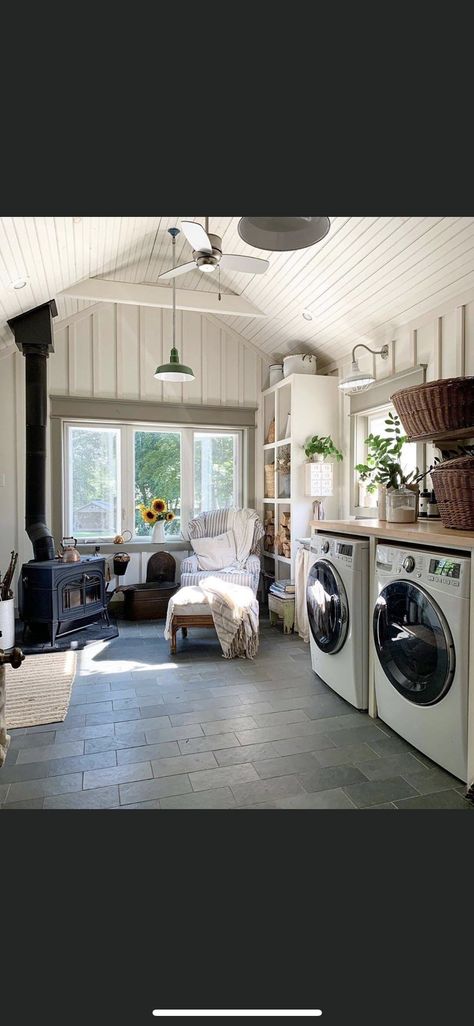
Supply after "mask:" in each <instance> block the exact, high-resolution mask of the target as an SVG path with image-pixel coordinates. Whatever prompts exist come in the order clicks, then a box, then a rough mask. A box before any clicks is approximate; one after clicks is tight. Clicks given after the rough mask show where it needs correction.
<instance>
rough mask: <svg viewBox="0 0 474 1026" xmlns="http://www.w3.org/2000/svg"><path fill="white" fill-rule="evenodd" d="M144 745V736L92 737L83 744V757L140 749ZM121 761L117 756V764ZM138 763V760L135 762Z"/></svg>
mask: <svg viewBox="0 0 474 1026" xmlns="http://www.w3.org/2000/svg"><path fill="white" fill-rule="evenodd" d="M144 744H145V735H144V734H134V735H133V737H130V736H127V737H112V736H111V737H94V738H91V740H90V741H86V742H85V746H84V753H85V755H95V754H96V752H115V751H117V752H118V751H120V750H121V749H125V750H126V751H128V749H130V748H140V747H141V746H142V745H144ZM120 761H121V760H120V759H119V758H118V756H117V762H120ZM137 761H138V762H139V761H140V760H137Z"/></svg>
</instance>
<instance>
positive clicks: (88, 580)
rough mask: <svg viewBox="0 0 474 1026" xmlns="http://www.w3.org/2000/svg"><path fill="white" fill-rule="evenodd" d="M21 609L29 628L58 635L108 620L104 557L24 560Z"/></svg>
mask: <svg viewBox="0 0 474 1026" xmlns="http://www.w3.org/2000/svg"><path fill="white" fill-rule="evenodd" d="M20 611H21V618H22V620H23V623H24V632H25V633H24V641H27V640H28V637H27V632H28V631H32V632H33V634H35V635H36V636H38V635H40V634H43V633H45V632H47V633H48V634H49V640H50V642H51V645H54V643H55V641H56V638H60V637H62V636H63V635H64V634H69V633H70V632H71V631H77V630H80V629H81V628H82V627H87V626H88V625H89V624H91V623H95V622H96V621H97V620H99V619H101V618H102V619H104V620H105V622H106V623H107V624H108V623H109V617H108V613H107V600H106V593H105V560H104V559H103V558H102V557H100V556H83V557H81V560H80V561H79V562H77V563H62V562H61V560H60V559H55V560H44V561H40V562H38V563H36V562H35V561H34V560H32V561H31V563H24V564H23V566H22V570H21V587H20Z"/></svg>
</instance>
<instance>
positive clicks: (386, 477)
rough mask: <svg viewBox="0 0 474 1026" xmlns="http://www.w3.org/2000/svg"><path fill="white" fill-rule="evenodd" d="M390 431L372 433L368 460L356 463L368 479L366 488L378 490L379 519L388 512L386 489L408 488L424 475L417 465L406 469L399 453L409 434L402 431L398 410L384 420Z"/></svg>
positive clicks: (357, 468) (365, 478)
mask: <svg viewBox="0 0 474 1026" xmlns="http://www.w3.org/2000/svg"><path fill="white" fill-rule="evenodd" d="M385 424H386V428H387V435H386V436H383V437H382V436H381V435H374V434H370V435H369V437H368V438H366V439H365V444H366V445H367V447H368V451H367V463H357V464H356V468H355V469H356V470H357V472H358V474H359V478H360V480H361V481H364V482H365V481H368V485H367V491H368V492H370V493H371V494H373V493H374V492H378V514H379V519H380V520H385V516H386V492H387V489H400V488H406V487H408V486H410V485H414V484H417V483H418V481H419V480H420V479H421V476H423V475H421V476H420V475H419V474H418V468H417V469H416V470H413V471H410V472H409V473H408V474H406V473H404V471H403V469H402V466H401V463H400V457H401V453H402V449H403V446H404V445H405V442H407V441H408V436H407V435H404V434H402V427H401V423H400V418H399V417H398V416H397V414H396V413H395V414H393V413H388V415H387V418H386V420H385Z"/></svg>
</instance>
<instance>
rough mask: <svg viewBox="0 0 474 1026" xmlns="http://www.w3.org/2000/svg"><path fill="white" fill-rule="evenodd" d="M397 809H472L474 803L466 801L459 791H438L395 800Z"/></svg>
mask: <svg viewBox="0 0 474 1026" xmlns="http://www.w3.org/2000/svg"><path fill="white" fill-rule="evenodd" d="M395 805H396V807H397V809H464V810H466V811H467V810H468V809H470V810H471V811H472V810H473V809H474V805H472V804H471V802H468V801H466V799H465V798H463V797H462V795H460V794H458V792H457V791H454V790H452V791H437V792H436V794H424V795H421V794H419V795H417V796H416V798H408V799H407V800H405V801H403V800H402V799H401V798H400V799H399V800H398V801H395Z"/></svg>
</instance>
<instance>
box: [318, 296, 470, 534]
mask: <svg viewBox="0 0 474 1026" xmlns="http://www.w3.org/2000/svg"><path fill="white" fill-rule="evenodd" d="M461 298H462V302H460V301H459V300H458V301H457V302H456V301H452V302H451V303H450V304H449V305H447V306H446V307H445V308H442V307H441V308H437V309H436V310H433V311H431V312H430V313H427V314H424V315H423V317H420V318H418V319H417V320H414V321H412V322H410V323H408V324H406V325H404V326H403V327H402V328H399V329H398V330H395V331H394V332H393V334H391V333H390V332H388V331H387V332H386V333H385V334H384V335H379V336H376V335H375V336H374V338H373V339H371V340H370V341H369V340H367V344H368V345H370V346H371V347H373V348H375V349H379V348H380V347H381V346H382V345H383V344H384V343H385V342H388V343H389V345H390V355H389V359H388V360H387V361H383V360H381V359H380V358H379V357H372V356H371V355H370V354H364V352H363V350H360V351H359V352H358V353H357V354H356V355H357V357H359V355H360V353H362V358H361V359H359V364H360V366H361V369H363V370H365V369H368V368H369V367H370V368H372V367H373V368H374V371H375V374H376V376H377V378H378V379H382V378H384V377H390V376H391V375H392V374H398V373H399V372H400V371H403V370H407V369H408V368H410V367H414V366H416V365H417V364H420V363H426V365H427V367H426V380H427V381H434V380H436V379H437V378H450V377H456V376H457V375H463V374H468V375H470V374H472V375H474V292H472V293H471V294H470V296H469V295H467V296H464V295H463V296H462V297H461ZM354 344H356V343H354ZM324 369H325V370H328V371H329V370H331V371H332V370H336V369H337V370H338V371H339V373H340V374H341V375H342V374H346V373H349V372H350V355H349V357H348V358H347V359H346V360H345V361H344V363H343V364H339V365H338V367H337V368H336V366H335V365H326V367H325V368H324ZM399 387H403V386H402V384H400V386H399ZM367 405H370V391H368V392H367ZM340 416H341V439H342V443H343V450H344V456H345V460H344V468H343V472H344V488H343V506H342V509H341V511H340V515H341V517H347V516H349V514H350V487H351V481H352V475H353V468H352V467H350V466H349V459H348V456H349V452H350V418H349V399H348V398H344V397H343V395H342V393H341V397H340ZM435 452H436V451H435ZM435 452H433V450H432V449H431V447H428V452H427V459H428V461H429V462H431V461H432V456H433V455H434V454H435Z"/></svg>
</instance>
